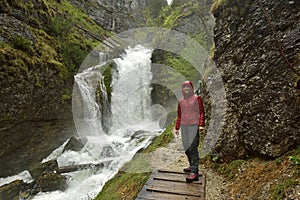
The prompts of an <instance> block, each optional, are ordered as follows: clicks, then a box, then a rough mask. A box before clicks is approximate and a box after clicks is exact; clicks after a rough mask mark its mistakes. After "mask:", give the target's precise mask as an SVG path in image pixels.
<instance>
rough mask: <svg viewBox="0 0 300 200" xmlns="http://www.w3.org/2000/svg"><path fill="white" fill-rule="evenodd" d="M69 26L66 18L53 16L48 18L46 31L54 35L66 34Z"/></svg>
mask: <svg viewBox="0 0 300 200" xmlns="http://www.w3.org/2000/svg"><path fill="white" fill-rule="evenodd" d="M71 27H72V26H71V23H70V22H69V21H67V20H66V19H64V18H61V17H53V18H51V19H50V22H49V26H48V29H47V33H48V34H49V35H52V36H55V37H62V36H65V35H67V34H68V32H69V31H70V29H71Z"/></svg>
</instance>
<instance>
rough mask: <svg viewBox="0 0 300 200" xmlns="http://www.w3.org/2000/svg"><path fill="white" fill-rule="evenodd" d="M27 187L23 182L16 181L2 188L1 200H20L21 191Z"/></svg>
mask: <svg viewBox="0 0 300 200" xmlns="http://www.w3.org/2000/svg"><path fill="white" fill-rule="evenodd" d="M25 186H26V183H24V182H23V181H22V180H15V181H13V182H11V183H8V184H5V185H3V186H1V187H0V199H1V200H2V199H3V200H18V199H19V194H20V191H21V190H22V189H23V188H24V187H25Z"/></svg>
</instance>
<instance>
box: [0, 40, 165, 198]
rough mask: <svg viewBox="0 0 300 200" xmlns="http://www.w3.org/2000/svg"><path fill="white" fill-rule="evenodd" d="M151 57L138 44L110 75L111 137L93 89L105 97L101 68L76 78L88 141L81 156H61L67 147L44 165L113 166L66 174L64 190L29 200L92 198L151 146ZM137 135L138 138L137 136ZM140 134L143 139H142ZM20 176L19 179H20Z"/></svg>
mask: <svg viewBox="0 0 300 200" xmlns="http://www.w3.org/2000/svg"><path fill="white" fill-rule="evenodd" d="M151 54H152V51H151V50H149V49H146V48H144V47H143V46H140V45H137V46H135V47H134V48H128V49H127V50H126V54H124V55H122V56H121V57H120V58H117V59H115V62H116V63H117V66H118V67H117V69H116V70H115V73H114V74H113V81H112V88H113V92H112V99H111V114H112V120H111V121H112V127H110V132H109V134H106V133H105V131H103V130H102V126H101V116H102V115H103V113H101V105H99V104H98V102H97V95H96V90H97V88H98V89H100V90H102V91H101V92H102V93H103V92H104V94H106V93H105V92H106V91H105V90H106V89H105V87H103V85H101V83H102V82H103V80H102V79H103V77H102V74H101V73H100V70H99V68H98V67H99V66H94V67H91V68H89V69H86V70H84V71H83V72H81V73H80V74H78V75H77V76H76V77H75V81H76V82H77V85H78V91H80V95H81V97H80V103H79V105H80V107H81V108H83V110H82V111H80V114H79V116H80V118H82V120H84V121H85V122H84V124H85V126H83V127H85V128H86V130H83V129H80V130H81V131H83V133H81V134H80V135H81V136H83V135H84V134H85V133H87V134H86V135H87V138H88V142H87V144H86V145H85V148H84V149H82V150H81V151H79V152H74V151H65V152H64V153H63V148H64V146H65V144H66V142H65V143H64V144H63V145H62V146H61V147H59V148H58V149H56V150H55V151H54V152H53V153H52V154H50V155H49V156H48V157H47V158H46V159H44V161H43V162H45V161H48V160H51V159H57V161H58V164H59V166H68V165H74V164H84V163H99V162H102V161H106V160H112V162H111V163H110V164H109V165H107V166H105V168H102V169H86V170H82V171H77V172H72V173H68V174H67V176H68V177H69V182H68V189H67V190H65V191H63V192H62V191H54V192H49V193H39V194H37V195H36V196H34V197H33V200H45V199H47V200H68V199H80V200H85V199H86V200H89V199H93V198H95V196H96V195H97V194H98V193H99V192H100V191H101V189H102V187H103V186H104V184H105V183H106V182H107V181H108V180H109V179H111V178H112V177H113V176H114V175H115V174H116V173H117V172H118V171H119V170H120V168H121V167H122V165H123V164H124V163H125V162H128V161H129V160H131V159H132V157H133V156H134V155H135V154H136V152H137V151H138V150H139V149H141V148H143V147H145V146H147V145H149V144H150V142H151V139H152V138H153V137H155V136H156V135H157V134H158V133H159V132H160V130H159V125H158V122H153V121H152V119H151V98H150V93H151V88H150V85H151V79H152V75H151V60H150V58H151ZM100 67H101V66H100ZM99 84H100V85H99ZM73 98H74V97H73ZM102 106H103V105H102ZM102 110H103V109H102ZM86 124H88V127H87V126H86ZM141 130H142V131H141ZM137 133H141V135H139V136H138V137H136V136H137ZM143 133H146V134H144V135H143ZM23 174H26V179H27V180H28V173H23ZM22 176H23V175H22V174H20V175H19V178H22ZM10 178H11V177H10ZM7 180H8V179H3V180H0V185H1V182H7ZM9 180H11V179H9Z"/></svg>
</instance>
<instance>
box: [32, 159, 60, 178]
mask: <svg viewBox="0 0 300 200" xmlns="http://www.w3.org/2000/svg"><path fill="white" fill-rule="evenodd" d="M57 168H58V163H57V161H56V160H50V161H48V162H45V163H37V164H34V165H32V166H30V167H29V169H28V171H29V173H30V175H31V176H32V177H33V178H34V179H36V178H38V177H39V176H41V175H42V174H44V173H45V172H53V171H54V170H55V169H57Z"/></svg>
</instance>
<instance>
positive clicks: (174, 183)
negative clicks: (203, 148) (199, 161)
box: [136, 169, 205, 200]
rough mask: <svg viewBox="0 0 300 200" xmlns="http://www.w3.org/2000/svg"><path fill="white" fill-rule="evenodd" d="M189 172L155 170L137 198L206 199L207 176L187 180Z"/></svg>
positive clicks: (148, 199) (165, 199) (151, 199)
mask: <svg viewBox="0 0 300 200" xmlns="http://www.w3.org/2000/svg"><path fill="white" fill-rule="evenodd" d="M187 176H188V174H187V173H184V172H179V171H171V170H167V169H163V170H157V171H154V172H153V173H152V174H151V176H150V178H149V179H148V181H147V182H146V184H145V185H144V187H143V189H142V191H141V192H140V193H139V195H138V197H137V198H136V200H156V199H162V200H169V199H172V200H194V199H197V200H204V199H205V176H204V175H203V174H201V175H200V176H199V180H198V181H193V182H191V183H187V182H186V177H187Z"/></svg>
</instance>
